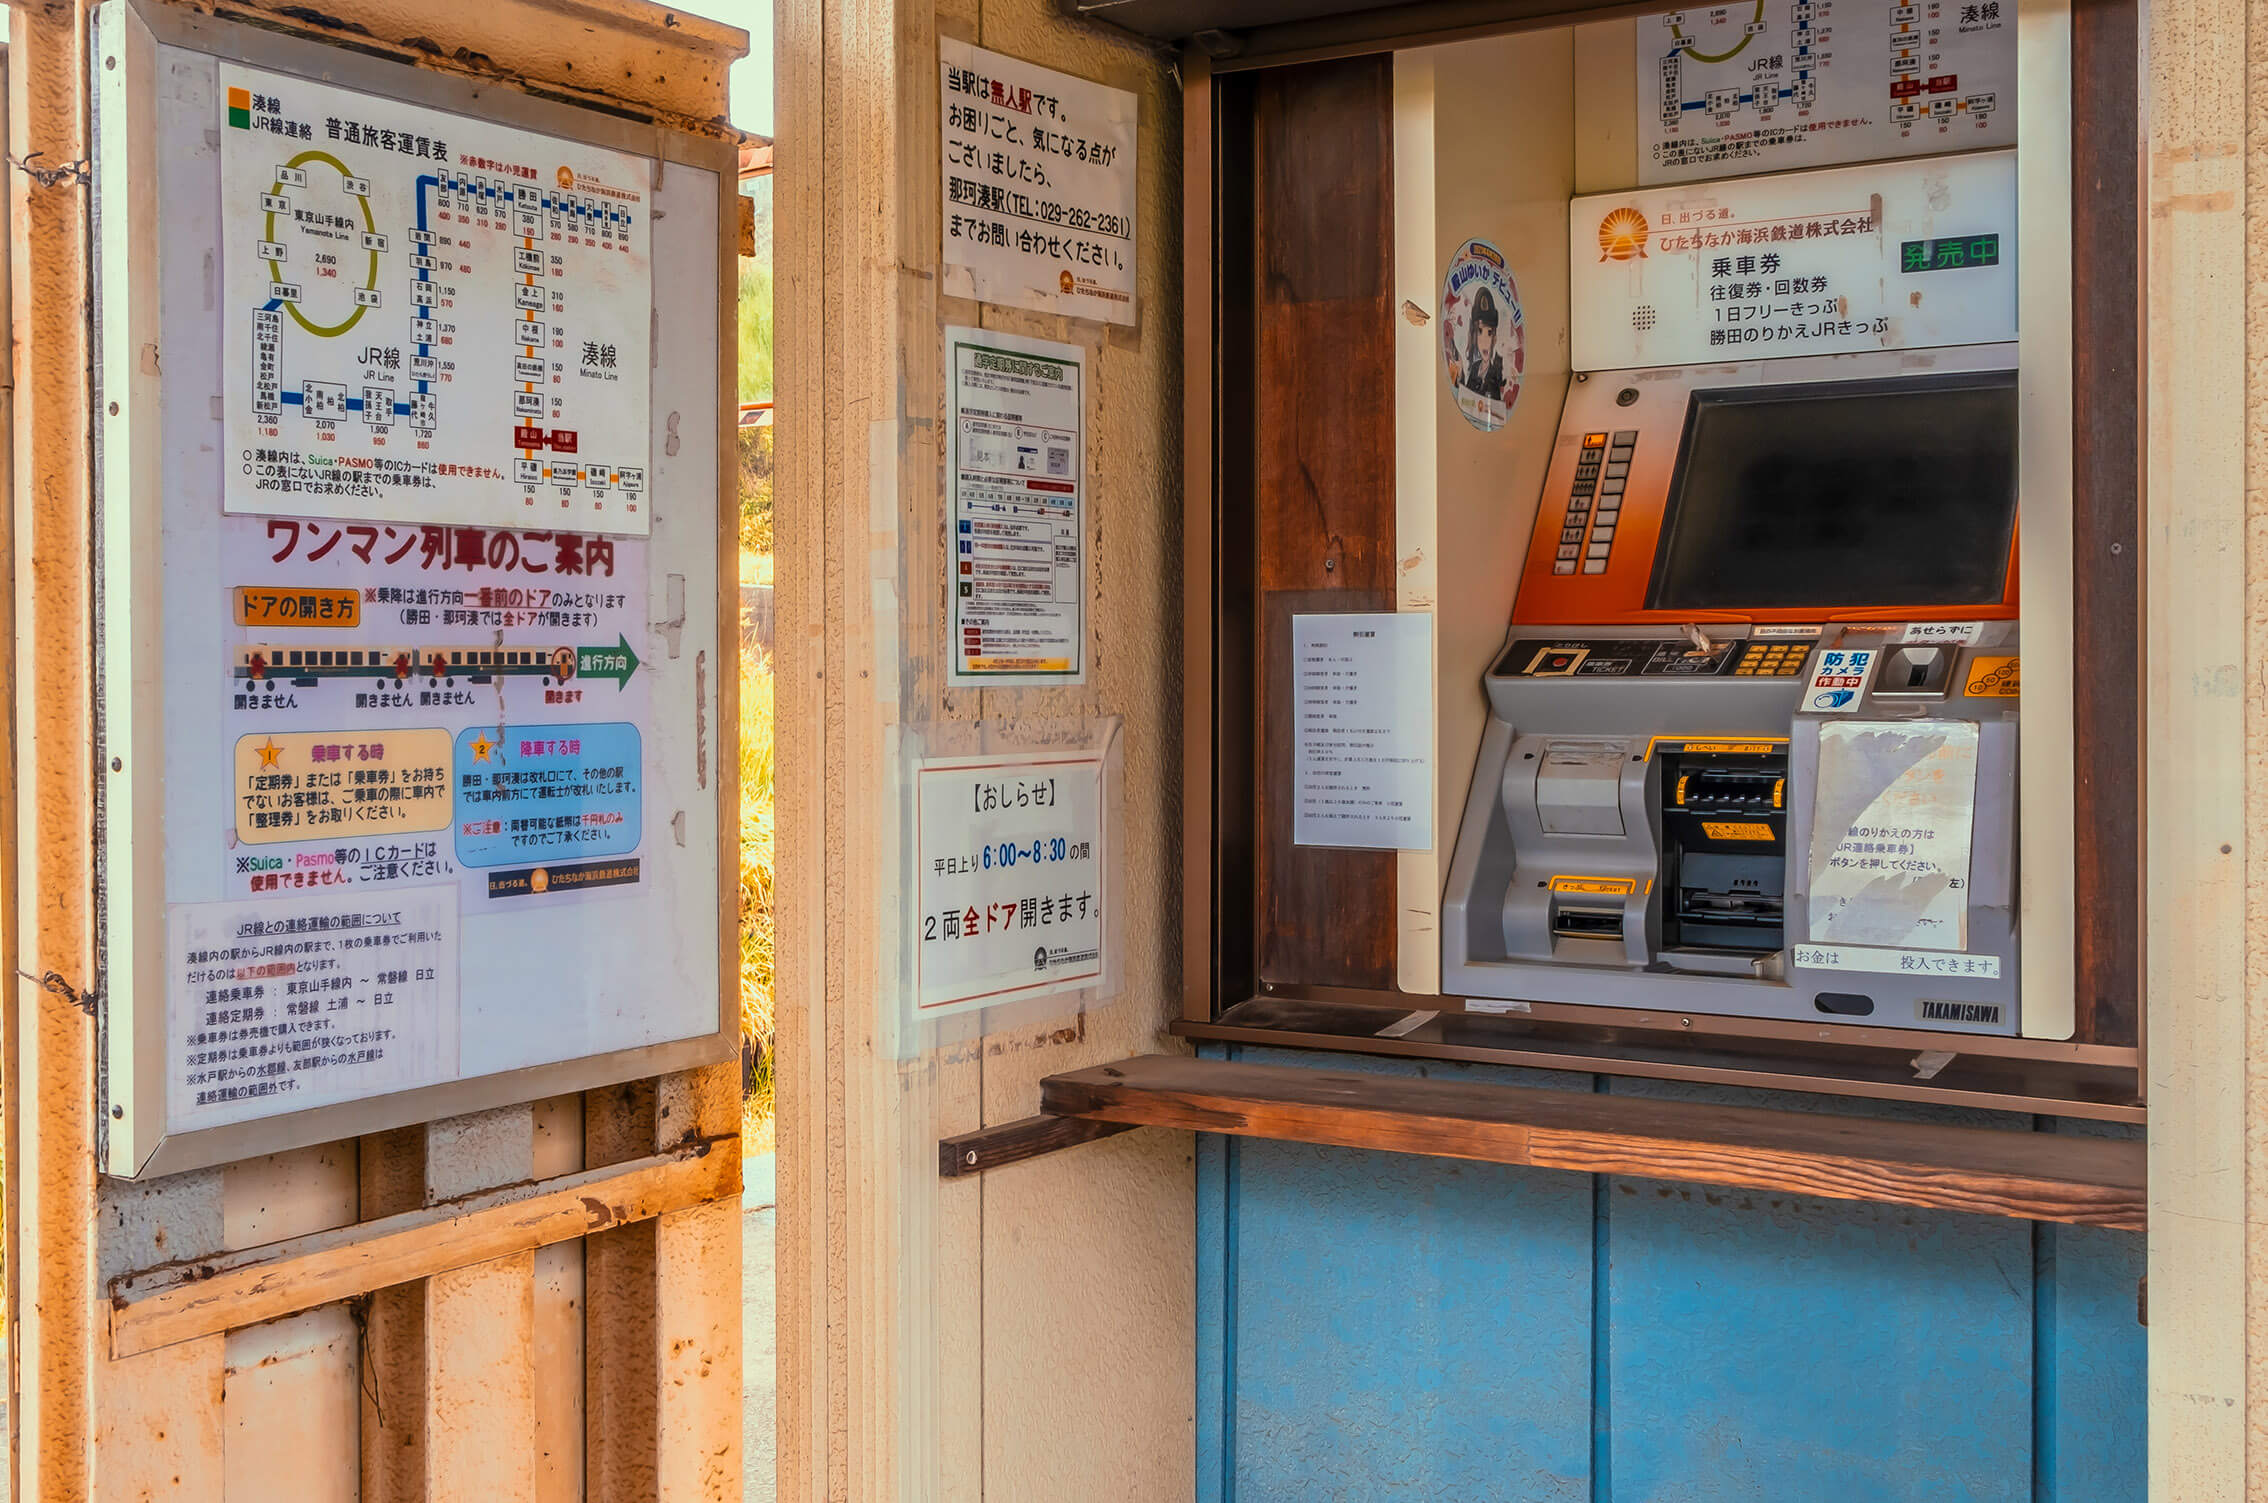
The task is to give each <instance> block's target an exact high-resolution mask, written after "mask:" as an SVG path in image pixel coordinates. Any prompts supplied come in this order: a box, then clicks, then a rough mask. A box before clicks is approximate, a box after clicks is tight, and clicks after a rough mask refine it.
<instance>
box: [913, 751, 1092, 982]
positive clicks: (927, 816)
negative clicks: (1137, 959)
mask: <svg viewBox="0 0 2268 1503" xmlns="http://www.w3.org/2000/svg"><path fill="white" fill-rule="evenodd" d="M1104 755H1105V754H1104V753H1103V752H1102V751H1099V750H1095V751H1050V752H1044V753H1018V754H1015V755H1009V756H973V757H930V758H925V759H924V760H923V761H921V762H920V763H919V764H918V765H917V766H916V768H915V771H914V822H915V830H916V839H915V842H914V863H915V868H916V869H915V872H914V880H913V881H912V882H910V883H909V884H907V891H908V892H910V893H912V894H913V895H914V912H913V913H912V914H911V915H910V919H911V925H912V929H911V936H910V938H911V943H912V947H913V951H914V987H915V1011H916V1012H917V1013H918V1014H921V1015H925V1016H926V1015H941V1014H945V1013H952V1012H963V1011H967V1010H969V1009H971V1008H977V1007H991V1006H995V1005H998V1004H1000V1003H1004V1002H1013V1001H1017V1000H1019V999H1021V998H1026V997H1039V996H1046V995H1048V994H1050V993H1054V992H1064V991H1074V990H1078V989H1080V988H1082V987H1091V986H1095V985H1097V984H1099V983H1100V982H1101V981H1102V979H1103V976H1104V974H1105V960H1106V956H1105V954H1104V946H1105V945H1106V944H1107V943H1108V938H1107V936H1108V932H1109V931H1108V928H1107V926H1106V924H1105V921H1104V914H1105V912H1106V911H1107V909H1108V907H1109V891H1108V888H1109V881H1110V862H1109V859H1108V856H1107V853H1106V852H1105V850H1104V835H1103V819H1102V788H1103V769H1104Z"/></svg>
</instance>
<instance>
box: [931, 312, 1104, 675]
mask: <svg viewBox="0 0 2268 1503" xmlns="http://www.w3.org/2000/svg"><path fill="white" fill-rule="evenodd" d="M1081 358H1082V357H1081V351H1080V350H1079V348H1078V347H1077V346H1076V345H1068V344H1051V343H1049V342H1048V341H1046V340H1042V339H1019V338H1017V337H1016V336H1015V335H1013V334H995V333H992V332H991V331H989V330H985V329H947V330H946V331H945V365H946V372H945V374H946V379H947V380H948V381H949V382H950V383H951V401H952V412H951V413H950V415H949V421H950V422H951V424H952V434H951V442H952V446H953V452H952V465H953V468H952V484H953V496H952V518H953V548H952V551H951V553H949V554H948V555H947V557H948V559H949V560H950V562H949V563H948V564H947V566H946V567H947V568H948V569H949V570H950V571H951V572H950V578H949V581H948V586H947V594H948V596H949V597H950V598H951V600H952V602H953V622H952V626H953V629H952V643H953V657H952V664H951V669H950V672H951V677H952V681H953V682H954V683H956V684H973V683H1001V682H1022V683H1050V684H1077V683H1084V682H1085V681H1086V674H1087V610H1086V606H1087V570H1086V559H1085V552H1086V517H1085V507H1084V505H1083V502H1084V499H1085V495H1086V474H1087V469H1086V442H1085V406H1084V403H1085V400H1086V396H1085V392H1084V389H1083V382H1082V380H1081V376H1082V374H1083V372H1082V368H1081V364H1080V362H1081Z"/></svg>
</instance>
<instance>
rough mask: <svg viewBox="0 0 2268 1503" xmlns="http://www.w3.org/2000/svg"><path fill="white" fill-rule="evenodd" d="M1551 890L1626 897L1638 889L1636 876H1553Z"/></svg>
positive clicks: (1608, 896) (1586, 894)
mask: <svg viewBox="0 0 2268 1503" xmlns="http://www.w3.org/2000/svg"><path fill="white" fill-rule="evenodd" d="M1551 890H1552V891H1553V892H1571V893H1580V894H1583V895H1585V896H1588V897H1594V898H1600V897H1605V898H1626V897H1628V896H1630V894H1632V893H1634V892H1636V891H1637V890H1638V879H1637V878H1636V877H1554V878H1552V879H1551Z"/></svg>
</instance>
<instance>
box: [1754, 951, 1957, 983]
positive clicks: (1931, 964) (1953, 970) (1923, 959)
mask: <svg viewBox="0 0 2268 1503" xmlns="http://www.w3.org/2000/svg"><path fill="white" fill-rule="evenodd" d="M1793 951H1794V955H1795V963H1796V966H1797V968H1798V969H1801V970H1807V971H1872V972H1875V973H1877V974H1880V975H1885V976H1966V977H1969V978H1972V979H1974V980H1978V981H1998V980H1999V979H2000V957H1999V956H1997V955H1949V954H1945V953H1943V952H1941V951H1935V950H1878V949H1875V948H1873V947H1872V946H1869V945H1796V946H1794V947H1793Z"/></svg>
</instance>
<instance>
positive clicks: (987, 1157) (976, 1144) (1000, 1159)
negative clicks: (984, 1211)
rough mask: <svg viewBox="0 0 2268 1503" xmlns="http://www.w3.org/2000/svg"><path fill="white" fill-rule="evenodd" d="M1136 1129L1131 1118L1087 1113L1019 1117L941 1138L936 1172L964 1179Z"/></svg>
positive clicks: (945, 1177)
mask: <svg viewBox="0 0 2268 1503" xmlns="http://www.w3.org/2000/svg"><path fill="white" fill-rule="evenodd" d="M1133 1130H1134V1124H1133V1123H1131V1122H1092V1121H1089V1120H1088V1119H1086V1118H1084V1117H1019V1118H1017V1119H1016V1120H1015V1121H1013V1122H1003V1123H1001V1124H1000V1125H999V1126H998V1127H980V1128H978V1129H977V1130H976V1131H975V1132H963V1133H955V1134H954V1135H953V1136H952V1137H949V1138H939V1139H938V1140H937V1174H938V1177H939V1178H940V1179H962V1178H965V1177H966V1176H968V1175H971V1174H982V1173H984V1172H985V1171H986V1170H987V1169H1005V1168H1007V1167H1008V1166H1009V1165H1010V1164H1021V1163H1023V1162H1024V1161H1025V1160H1026V1159H1036V1158H1039V1157H1040V1156H1041V1155H1043V1154H1049V1153H1054V1152H1056V1151H1057V1150H1059V1149H1064V1148H1076V1147H1078V1146H1079V1145H1080V1144H1081V1143H1092V1142H1094V1141H1095V1140H1096V1139H1097V1138H1108V1137H1114V1136H1116V1135H1117V1134H1119V1133H1122V1132H1132V1131H1133Z"/></svg>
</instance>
